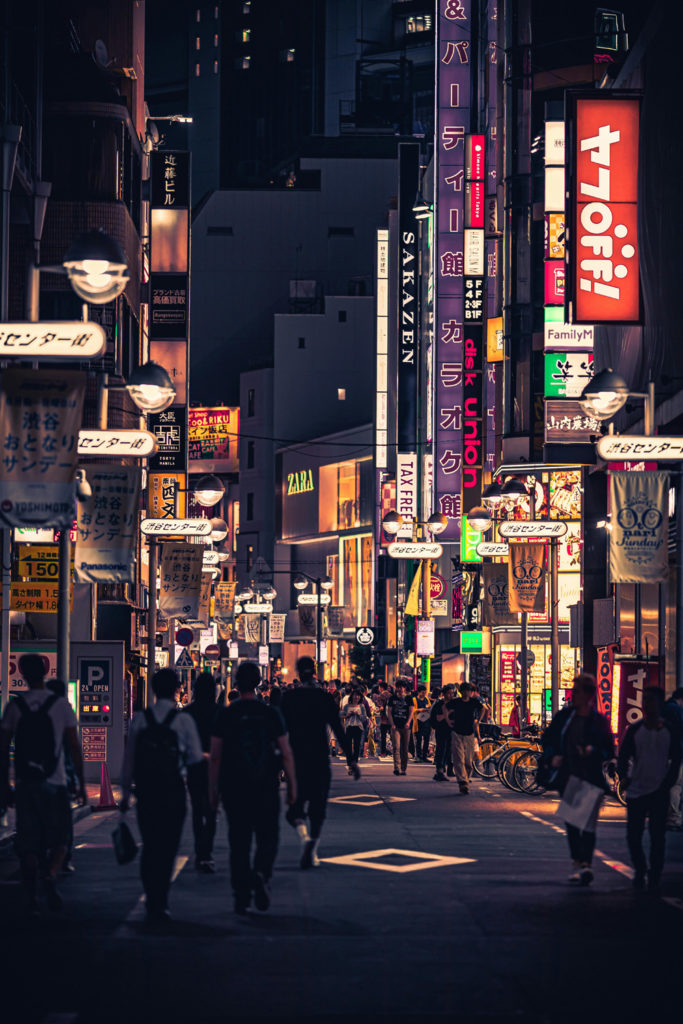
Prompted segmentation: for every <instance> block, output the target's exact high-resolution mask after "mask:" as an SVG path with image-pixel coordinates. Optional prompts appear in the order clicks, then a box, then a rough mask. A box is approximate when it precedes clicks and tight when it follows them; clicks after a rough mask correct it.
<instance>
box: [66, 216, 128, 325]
mask: <svg viewBox="0 0 683 1024" xmlns="http://www.w3.org/2000/svg"><path fill="white" fill-rule="evenodd" d="M62 263H63V266H64V269H65V270H66V272H67V274H68V275H69V281H70V283H71V287H72V288H73V290H74V291H75V292H76V294H77V295H78V296H79V297H80V298H81V299H83V301H84V302H91V303H94V304H95V305H96V306H102V305H104V304H105V303H107V302H111V301H112V300H113V299H115V298H116V297H117V296H119V295H120V294H121V293H122V292H123V290H124V289H125V287H126V285H127V284H128V281H129V280H130V274H129V273H128V263H127V261H126V257H125V255H124V253H123V249H122V248H121V246H120V245H119V243H118V242H117V241H115V240H114V239H113V238H111V237H110V236H109V235H107V234H105V232H104V231H102V230H101V229H96V230H94V231H87V232H86V233H85V234H84V235H79V237H78V238H76V239H75V241H74V242H72V244H71V245H70V246H69V249H68V251H67V253H66V255H65V257H64V259H63V261H62Z"/></svg>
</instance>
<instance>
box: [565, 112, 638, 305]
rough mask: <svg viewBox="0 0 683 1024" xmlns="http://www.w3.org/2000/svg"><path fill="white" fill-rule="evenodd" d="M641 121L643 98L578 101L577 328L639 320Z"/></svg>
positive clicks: (573, 248)
mask: <svg viewBox="0 0 683 1024" xmlns="http://www.w3.org/2000/svg"><path fill="white" fill-rule="evenodd" d="M639 119H640V100H639V99H637V98H634V97H632V96H624V95H614V96H610V97H607V96H604V95H600V96H590V97H589V96H581V97H577V98H576V100H575V133H574V139H575V142H574V154H573V172H574V173H573V181H574V186H573V197H574V236H573V239H572V240H571V241H570V263H571V269H572V274H571V280H572V288H571V304H572V305H573V316H571V317H569V318H568V319H570V320H571V322H573V323H578V324H581V323H590V324H600V323H606V324H609V323H633V322H638V321H639V319H640V288H639V269H638V225H637V215H638V132H639Z"/></svg>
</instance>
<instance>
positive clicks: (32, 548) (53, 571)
mask: <svg viewBox="0 0 683 1024" xmlns="http://www.w3.org/2000/svg"><path fill="white" fill-rule="evenodd" d="M73 559H74V549H73V546H72V548H71V568H72V571H73ZM18 575H19V576H20V577H22V579H29V580H36V581H37V582H41V581H44V582H47V581H48V580H54V581H55V582H56V581H57V580H58V579H59V545H57V544H20V545H19V565H18Z"/></svg>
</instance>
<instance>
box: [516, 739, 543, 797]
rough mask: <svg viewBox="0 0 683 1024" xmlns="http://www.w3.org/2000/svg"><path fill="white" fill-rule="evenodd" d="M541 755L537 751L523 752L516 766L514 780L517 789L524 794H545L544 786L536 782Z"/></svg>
mask: <svg viewBox="0 0 683 1024" xmlns="http://www.w3.org/2000/svg"><path fill="white" fill-rule="evenodd" d="M539 758H540V753H539V751H537V750H523V751H522V753H521V754H520V756H519V757H518V758H517V760H516V761H515V764H514V778H515V783H516V784H517V789H519V790H520V791H521V792H522V793H527V794H530V795H531V794H539V793H545V789H544V787H543V786H539V785H538V783H537V782H536V770H537V768H538V761H539Z"/></svg>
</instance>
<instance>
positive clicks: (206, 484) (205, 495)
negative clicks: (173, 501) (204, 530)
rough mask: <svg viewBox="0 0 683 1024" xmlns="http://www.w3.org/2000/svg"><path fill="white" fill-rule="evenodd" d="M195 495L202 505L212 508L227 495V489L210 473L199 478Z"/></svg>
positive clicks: (195, 487)
mask: <svg viewBox="0 0 683 1024" xmlns="http://www.w3.org/2000/svg"><path fill="white" fill-rule="evenodd" d="M193 493H194V496H195V498H196V500H197V501H198V502H199V504H200V505H204V507H205V508H211V507H212V506H213V505H216V504H218V502H219V501H220V500H221V498H222V497H223V495H224V494H225V487H224V486H223V484H222V482H221V481H220V479H219V478H218V477H217V476H214V474H213V473H210V474H208V475H207V476H202V477H200V478H199V480H198V481H197V483H196V484H195V486H194V492H193Z"/></svg>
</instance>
